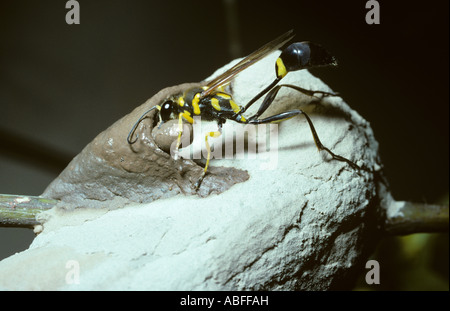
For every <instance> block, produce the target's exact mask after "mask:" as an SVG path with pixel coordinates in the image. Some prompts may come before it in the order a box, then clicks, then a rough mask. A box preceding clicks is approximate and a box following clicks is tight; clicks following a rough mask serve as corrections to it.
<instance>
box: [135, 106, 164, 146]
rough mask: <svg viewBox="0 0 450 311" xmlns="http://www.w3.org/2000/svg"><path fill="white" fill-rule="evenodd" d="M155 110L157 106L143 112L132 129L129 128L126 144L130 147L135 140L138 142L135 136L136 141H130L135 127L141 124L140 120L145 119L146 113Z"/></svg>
mask: <svg viewBox="0 0 450 311" xmlns="http://www.w3.org/2000/svg"><path fill="white" fill-rule="evenodd" d="M156 108H158V106H153V107H152V108H150V109H149V110H147V111H146V112H144V113H143V114H142V116H141V117H140V118H139V119H138V120H137V121H136V123H135V124H134V125H133V127H132V128H131V131H130V133H129V134H128V137H127V142H128V144H130V145H132V144H134V143H135V142H137V140H138V138H137V136H136V139H135V140H131V137H133V135H134V132H135V131H136V129H137V127H138V126H139V123H141V122H142V120H144V119H145V118H146V117H147V113H149V112H150V111H152V110H153V109H156Z"/></svg>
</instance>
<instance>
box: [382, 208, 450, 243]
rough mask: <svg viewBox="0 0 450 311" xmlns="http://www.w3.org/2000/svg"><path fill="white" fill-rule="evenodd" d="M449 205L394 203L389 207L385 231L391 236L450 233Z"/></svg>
mask: <svg viewBox="0 0 450 311" xmlns="http://www.w3.org/2000/svg"><path fill="white" fill-rule="evenodd" d="M448 223H449V219H448V205H428V204H423V203H412V202H403V201H393V202H392V204H391V205H390V206H389V207H388V209H387V213H386V220H385V227H384V229H385V231H386V233H388V234H391V235H406V234H411V233H420V232H430V233H431V232H448Z"/></svg>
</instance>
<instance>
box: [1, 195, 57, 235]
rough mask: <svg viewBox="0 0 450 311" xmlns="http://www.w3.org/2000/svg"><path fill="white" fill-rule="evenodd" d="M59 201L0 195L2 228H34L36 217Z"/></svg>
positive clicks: (36, 223) (36, 222) (35, 197)
mask: <svg viewBox="0 0 450 311" xmlns="http://www.w3.org/2000/svg"><path fill="white" fill-rule="evenodd" d="M58 202H59V201H58V200H52V199H46V198H42V197H37V196H23V195H11V194H0V227H22V228H33V227H34V226H35V225H38V224H39V222H38V221H37V220H36V215H37V214H39V213H40V212H42V211H45V210H48V209H50V208H52V207H53V206H55V205H56V204H57V203H58Z"/></svg>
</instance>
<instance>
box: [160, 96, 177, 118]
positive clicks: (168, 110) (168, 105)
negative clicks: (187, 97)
mask: <svg viewBox="0 0 450 311" xmlns="http://www.w3.org/2000/svg"><path fill="white" fill-rule="evenodd" d="M173 104H174V103H173V101H171V100H167V101H165V102H164V103H163V104H162V105H161V110H160V112H159V113H160V115H161V119H162V120H163V122H166V121H168V120H170V115H171V114H172V112H173Z"/></svg>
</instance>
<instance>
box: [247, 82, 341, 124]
mask: <svg viewBox="0 0 450 311" xmlns="http://www.w3.org/2000/svg"><path fill="white" fill-rule="evenodd" d="M283 86H284V87H289V88H291V89H294V90H297V91H299V92H300V93H303V94H305V95H308V96H311V97H317V96H316V94H321V95H322V96H323V97H325V96H337V94H335V93H329V92H323V91H312V90H307V89H304V88H302V87H299V86H296V85H292V84H280V85H277V86H275V87H274V88H273V89H272V90H270V92H269V93H267V95H266V97H264V101H263V103H262V104H261V106H260V107H259V109H258V112H257V113H256V114H255V115H253V116H251V117H250V119H249V120H253V119H257V118H258V117H259V116H260V115H262V114H263V113H264V112H265V111H266V110H267V108H269V106H270V105H271V104H272V102H273V100H274V99H275V97H276V96H277V94H278V91H279V90H280V89H281V88H282V87H283Z"/></svg>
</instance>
